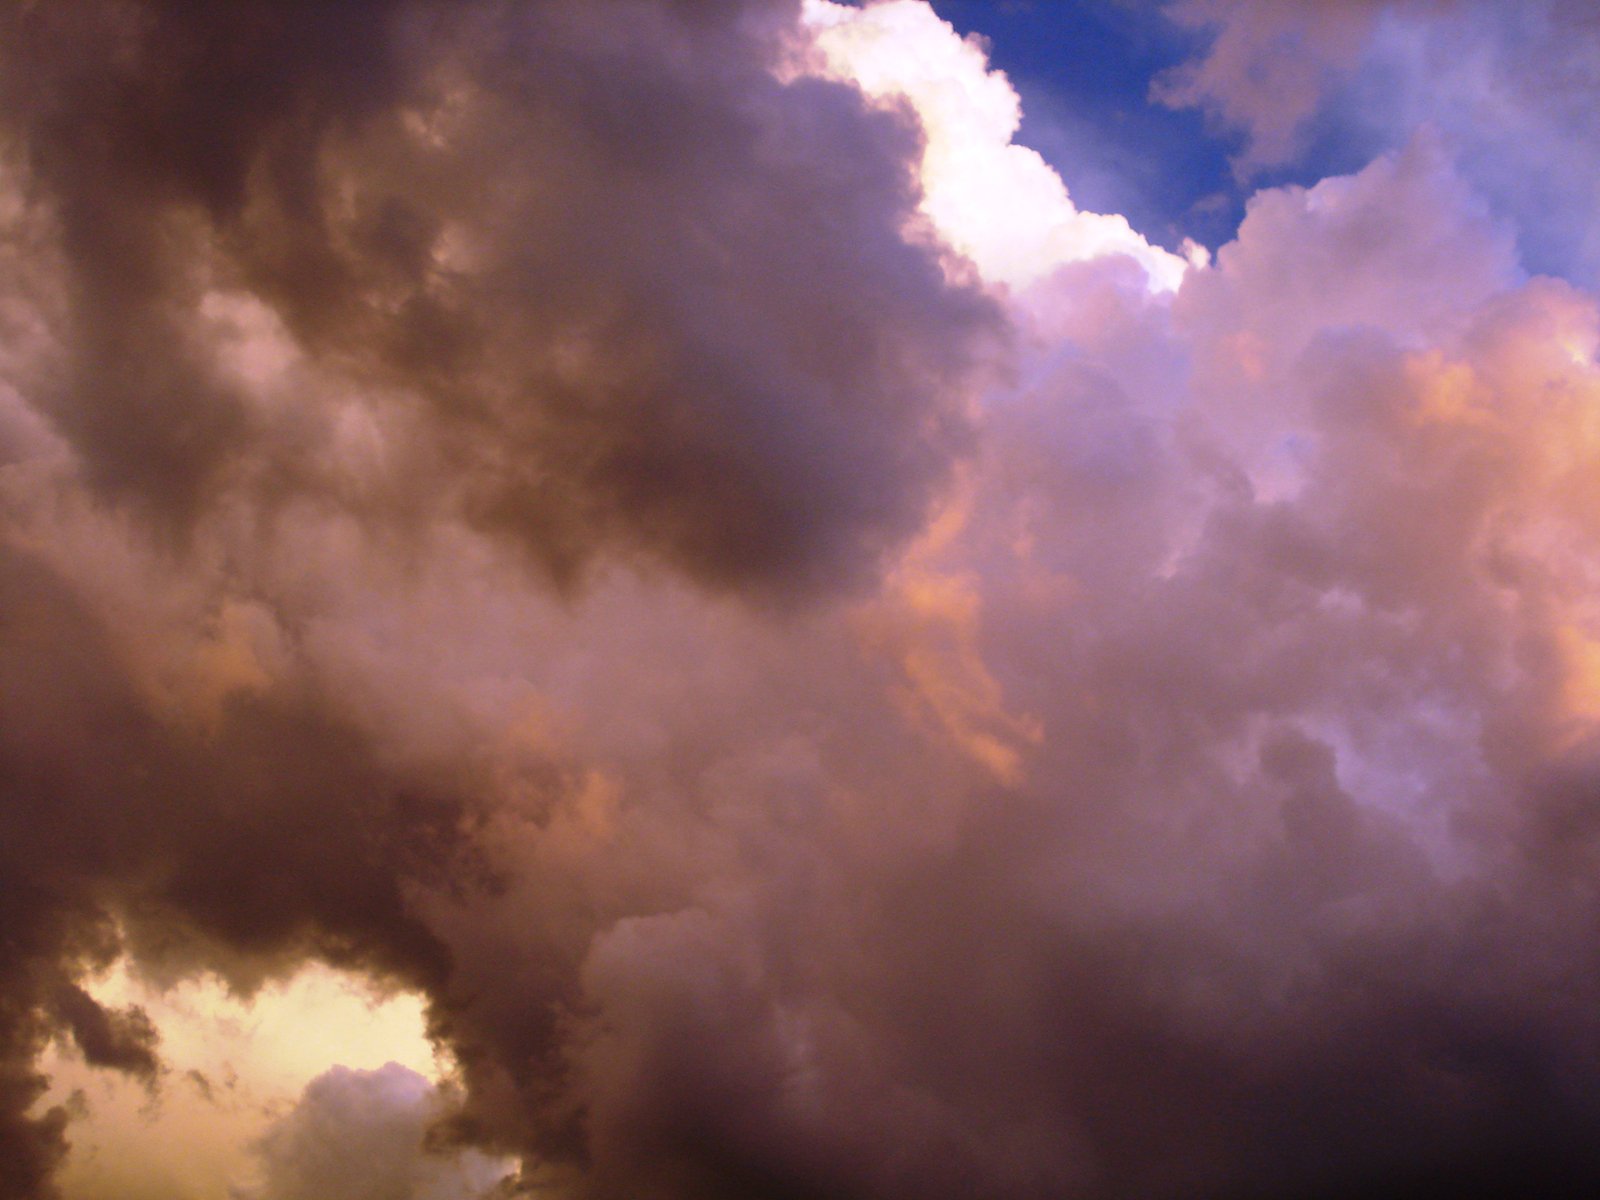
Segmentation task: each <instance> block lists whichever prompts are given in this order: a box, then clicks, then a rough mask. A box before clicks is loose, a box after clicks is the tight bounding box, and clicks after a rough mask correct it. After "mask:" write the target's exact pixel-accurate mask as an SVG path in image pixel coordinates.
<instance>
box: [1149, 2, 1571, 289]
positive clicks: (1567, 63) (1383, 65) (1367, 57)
mask: <svg viewBox="0 0 1600 1200" xmlns="http://www.w3.org/2000/svg"><path fill="white" fill-rule="evenodd" d="M1165 11H1166V13H1167V15H1168V16H1169V17H1170V18H1171V19H1172V20H1174V21H1175V22H1177V23H1178V24H1179V25H1182V26H1186V27H1188V28H1190V29H1192V30H1195V31H1197V32H1200V33H1202V34H1203V35H1205V36H1208V37H1209V44H1208V45H1207V47H1206V49H1205V50H1204V51H1203V52H1201V53H1200V54H1199V55H1197V56H1196V57H1195V58H1193V59H1191V60H1190V61H1188V62H1185V63H1182V64H1180V65H1179V66H1177V67H1175V68H1173V69H1172V70H1171V71H1170V72H1168V73H1167V74H1166V75H1165V76H1164V77H1163V78H1161V79H1160V80H1158V81H1157V86H1156V87H1155V89H1154V96H1155V97H1156V98H1157V99H1158V100H1160V101H1162V102H1164V103H1167V104H1170V105H1174V106H1178V107H1194V108H1199V109H1201V110H1203V111H1204V112H1206V113H1207V114H1208V115H1210V116H1212V117H1213V118H1215V119H1216V120H1217V122H1218V123H1219V124H1220V125H1222V126H1224V127H1226V128H1229V129H1232V130H1237V131H1239V132H1240V133H1242V134H1243V135H1244V147H1243V149H1242V151H1241V153H1240V154H1239V156H1238V158H1237V159H1236V161H1235V166H1236V168H1237V169H1238V170H1240V171H1242V172H1243V173H1245V174H1246V175H1251V174H1255V173H1257V172H1259V171H1261V170H1263V169H1267V168H1272V167H1278V166H1282V165H1284V164H1291V165H1292V164H1297V163H1302V162H1304V161H1305V158H1306V156H1307V154H1308V153H1310V154H1311V155H1312V156H1313V160H1314V162H1320V161H1326V160H1327V159H1328V158H1329V157H1333V158H1335V159H1342V160H1344V161H1350V160H1352V158H1354V157H1361V158H1366V157H1370V156H1372V155H1374V154H1376V153H1379V152H1381V151H1383V150H1386V149H1392V148H1395V147H1397V146H1399V145H1401V144H1403V143H1405V142H1406V141H1408V140H1409V139H1410V138H1411V137H1412V136H1413V134H1414V133H1415V132H1416V130H1417V129H1418V128H1420V127H1424V126H1427V127H1431V128H1433V129H1435V130H1436V131H1439V132H1440V133H1442V134H1443V135H1444V136H1445V137H1447V138H1448V139H1449V140H1450V141H1451V142H1452V143H1453V144H1454V145H1455V146H1456V148H1457V155H1458V158H1459V160H1460V162H1461V165H1462V170H1463V174H1464V175H1465V176H1466V178H1467V179H1468V180H1469V181H1470V182H1471V184H1472V185H1473V187H1474V188H1475V189H1476V190H1478V191H1479V192H1480V193H1482V194H1483V195H1484V197H1485V198H1486V199H1487V200H1488V201H1489V202H1490V203H1491V204H1492V205H1493V206H1494V208H1495V209H1496V211H1497V212H1498V213H1500V214H1502V215H1504V216H1507V217H1510V218H1513V219H1514V220H1515V222H1516V226H1517V235H1518V241H1519V246H1520V250H1521V252H1522V254H1523V255H1524V256H1525V258H1526V259H1527V260H1528V262H1529V263H1530V265H1532V266H1533V267H1534V268H1535V269H1537V270H1539V271H1543V272H1548V273H1551V274H1556V275H1561V276H1563V277H1566V278H1570V279H1573V280H1575V281H1578V282H1580V283H1582V284H1584V285H1585V286H1588V287H1591V288H1592V287H1593V286H1594V285H1595V283H1596V282H1597V281H1600V247H1597V245H1596V243H1595V239H1594V236H1593V231H1592V223H1591V222H1590V221H1589V218H1588V214H1589V212H1590V211H1591V210H1592V208H1593V194H1592V186H1591V183H1592V180H1593V177H1594V172H1595V163H1596V152H1597V147H1596V142H1595V138H1594V136H1593V133H1592V130H1591V126H1590V123H1589V122H1588V121H1587V120H1586V119H1585V117H1586V114H1587V113H1588V111H1589V109H1590V108H1591V107H1592V105H1593V102H1594V97H1595V92H1596V88H1597V85H1600V78H1597V76H1596V71H1595V68H1594V63H1595V61H1596V59H1595V49H1596V45H1595V39H1596V37H1597V30H1596V27H1595V23H1594V21H1593V19H1592V13H1591V12H1590V9H1589V7H1588V6H1586V5H1584V4H1582V3H1574V2H1569V0H1538V2H1536V3H1530V4H1520V5H1516V6H1513V7H1509V8H1508V7H1507V6H1505V5H1497V4H1488V3H1478V2H1474V0H1402V2H1399V3H1377V2H1375V0H1340V2H1338V3H1321V4H1315V5H1279V4H1272V3H1255V2H1246V3H1227V4H1222V3H1212V2H1210V0H1194V2H1184V3H1177V4H1171V5H1168V6H1167V7H1166V9H1165Z"/></svg>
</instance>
